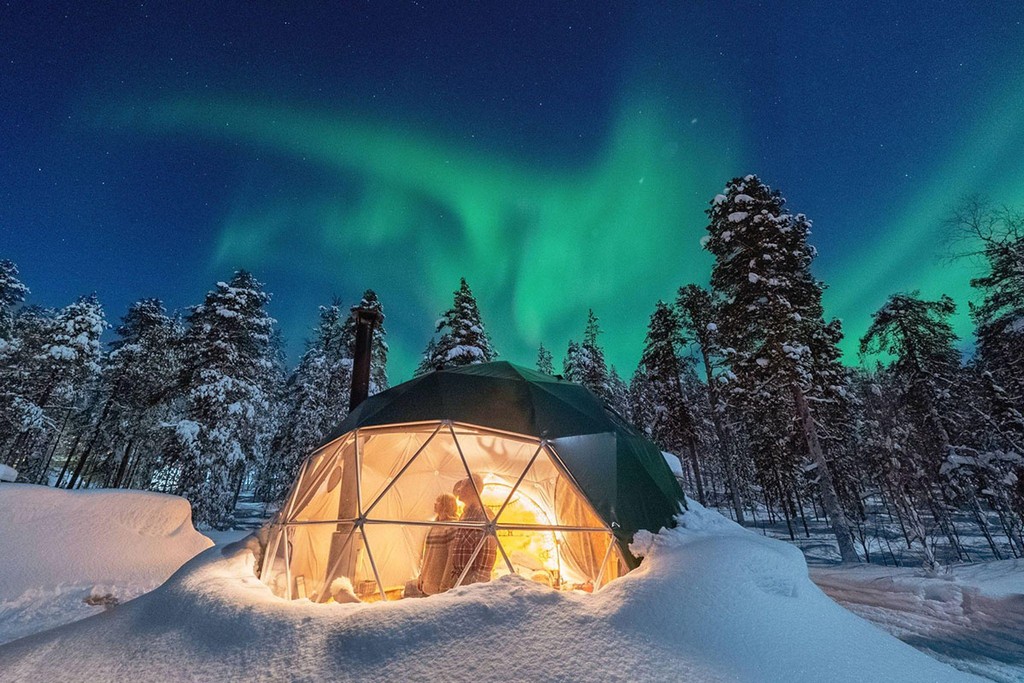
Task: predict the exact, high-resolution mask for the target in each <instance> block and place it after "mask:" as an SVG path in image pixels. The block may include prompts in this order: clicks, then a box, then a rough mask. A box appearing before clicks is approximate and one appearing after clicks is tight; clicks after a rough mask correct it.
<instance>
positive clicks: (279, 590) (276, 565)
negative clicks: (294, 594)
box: [260, 527, 291, 598]
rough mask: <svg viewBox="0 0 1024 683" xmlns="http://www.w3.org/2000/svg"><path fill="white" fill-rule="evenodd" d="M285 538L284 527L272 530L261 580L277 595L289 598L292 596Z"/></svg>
mask: <svg viewBox="0 0 1024 683" xmlns="http://www.w3.org/2000/svg"><path fill="white" fill-rule="evenodd" d="M284 537H285V528H284V527H272V528H271V531H270V535H269V539H268V541H267V552H266V555H265V556H264V558H263V567H262V569H261V571H260V580H261V581H263V583H265V584H266V585H267V586H269V587H270V590H271V591H273V592H274V594H275V595H278V596H280V597H282V598H288V597H291V596H290V595H289V594H288V558H287V556H286V555H285V553H286V551H287V544H286V543H284V542H283V541H284Z"/></svg>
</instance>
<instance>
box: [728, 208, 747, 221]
mask: <svg viewBox="0 0 1024 683" xmlns="http://www.w3.org/2000/svg"><path fill="white" fill-rule="evenodd" d="M749 215H750V214H749V213H747V212H746V211H733V212H732V213H730V214H729V216H728V218H729V222H730V223H740V222H742V221H745V220H746V219H747V216H749Z"/></svg>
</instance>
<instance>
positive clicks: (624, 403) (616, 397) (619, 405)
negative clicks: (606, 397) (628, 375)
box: [608, 365, 631, 422]
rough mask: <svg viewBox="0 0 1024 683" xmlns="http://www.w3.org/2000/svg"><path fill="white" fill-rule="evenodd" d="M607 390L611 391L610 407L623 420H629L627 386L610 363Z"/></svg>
mask: <svg viewBox="0 0 1024 683" xmlns="http://www.w3.org/2000/svg"><path fill="white" fill-rule="evenodd" d="M608 390H609V392H610V393H611V403H610V404H609V405H611V407H612V409H613V410H614V411H615V412H617V413H618V414H619V415H620V416H622V418H623V419H624V420H626V421H627V422H629V421H630V420H631V417H630V405H629V387H628V386H626V382H625V380H623V379H622V377H620V376H619V372H618V371H617V370H616V369H615V366H614V365H612V366H610V367H609V370H608Z"/></svg>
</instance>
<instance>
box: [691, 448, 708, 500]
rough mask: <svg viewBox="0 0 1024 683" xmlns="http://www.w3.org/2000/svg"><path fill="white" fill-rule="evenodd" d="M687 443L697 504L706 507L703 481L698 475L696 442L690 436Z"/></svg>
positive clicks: (698, 465) (698, 463)
mask: <svg viewBox="0 0 1024 683" xmlns="http://www.w3.org/2000/svg"><path fill="white" fill-rule="evenodd" d="M687 441H688V443H687V447H688V448H689V450H690V467H691V468H692V469H693V481H694V483H695V484H696V485H697V502H699V503H700V504H701V505H703V506H705V507H706V506H707V504H708V501H707V498H705V497H704V481H703V478H702V477H701V475H700V461H699V460H698V459H697V443H696V441H697V440H696V439H694V438H693V435H692V434H691V435H690V438H689V439H688V440H687Z"/></svg>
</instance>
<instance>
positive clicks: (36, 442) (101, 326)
mask: <svg viewBox="0 0 1024 683" xmlns="http://www.w3.org/2000/svg"><path fill="white" fill-rule="evenodd" d="M48 327H49V334H48V335H47V338H46V339H45V341H44V342H43V344H42V348H41V349H40V351H39V353H38V355H37V357H36V359H35V361H36V363H35V370H34V372H35V373H37V377H38V378H40V379H41V382H39V383H38V384H37V386H38V387H39V393H38V394H37V395H35V396H33V397H32V399H31V400H32V401H33V402H34V403H35V404H36V405H37V406H39V407H40V408H41V409H42V410H43V411H44V413H45V414H46V416H47V420H48V422H49V424H50V425H51V426H52V429H50V430H48V431H47V433H46V434H45V437H43V434H40V435H39V436H41V437H43V438H38V439H37V438H30V439H27V440H23V441H22V442H21V445H20V448H21V450H22V453H21V458H20V461H19V463H18V466H17V467H16V468H17V469H23V470H24V472H23V473H22V474H23V475H24V476H25V478H26V479H27V480H28V481H36V482H39V481H45V479H46V474H47V472H46V470H47V467H48V465H49V459H50V454H52V453H53V450H54V449H55V448H57V447H58V445H59V442H60V440H61V439H62V438H63V436H64V431H65V428H66V427H67V425H68V423H69V422H70V420H72V419H74V418H75V417H76V416H77V415H78V414H79V413H80V412H81V411H84V410H87V409H88V402H89V400H90V392H91V391H92V390H93V389H94V385H95V383H96V381H97V380H98V379H99V375H100V369H101V357H102V352H103V349H102V345H101V343H100V337H101V335H102V334H103V332H104V330H105V329H106V328H107V322H106V318H105V316H104V313H103V307H102V306H100V303H99V300H98V299H97V298H96V295H94V294H91V295H88V296H83V297H80V298H79V299H78V300H77V301H75V302H74V303H72V304H70V305H68V306H65V307H64V308H62V309H60V311H58V312H57V314H56V315H55V316H54V317H53V319H52V320H51V321H50V324H49V326H48Z"/></svg>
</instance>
